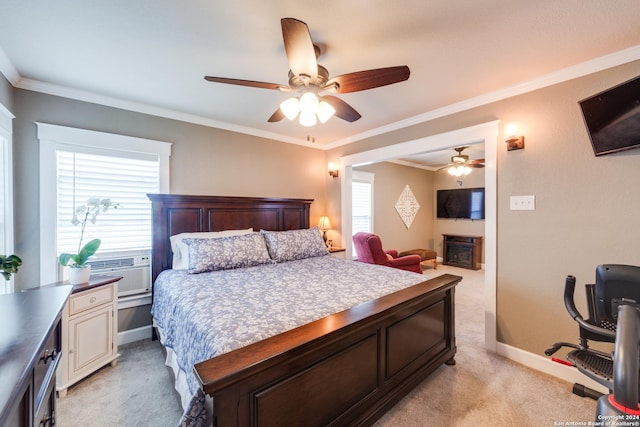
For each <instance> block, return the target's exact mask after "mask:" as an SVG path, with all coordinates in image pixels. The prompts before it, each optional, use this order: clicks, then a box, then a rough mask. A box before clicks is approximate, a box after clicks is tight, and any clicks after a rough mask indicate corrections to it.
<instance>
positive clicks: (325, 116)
mask: <svg viewBox="0 0 640 427" xmlns="http://www.w3.org/2000/svg"><path fill="white" fill-rule="evenodd" d="M335 113H336V109H335V108H333V107H332V106H331V105H330V104H329V103H328V102H326V101H320V103H319V104H318V120H320V123H326V122H327V120H329V119H330V118H331V117H333V115H334V114H335Z"/></svg>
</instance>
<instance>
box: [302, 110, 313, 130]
mask: <svg viewBox="0 0 640 427" xmlns="http://www.w3.org/2000/svg"><path fill="white" fill-rule="evenodd" d="M316 123H317V120H316V113H315V112H314V111H305V110H303V109H301V110H300V124H301V125H302V126H307V127H310V126H315V125H316Z"/></svg>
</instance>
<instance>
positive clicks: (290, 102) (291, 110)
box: [280, 98, 300, 120]
mask: <svg viewBox="0 0 640 427" xmlns="http://www.w3.org/2000/svg"><path fill="white" fill-rule="evenodd" d="M280 110H282V114H284V115H285V117H286V118H287V119H289V120H293V119H295V118H296V116H297V115H298V113H299V112H300V100H299V99H298V98H289V99H287V100H286V101H284V102H282V104H280Z"/></svg>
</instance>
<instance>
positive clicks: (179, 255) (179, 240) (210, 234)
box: [169, 228, 253, 270]
mask: <svg viewBox="0 0 640 427" xmlns="http://www.w3.org/2000/svg"><path fill="white" fill-rule="evenodd" d="M250 233H253V228H248V229H246V230H244V229H243V230H224V231H201V232H194V233H180V234H176V235H173V236H171V237H170V239H169V240H170V241H171V252H173V261H172V263H171V268H173V269H174V270H186V269H188V268H189V249H188V248H187V245H185V244H184V239H189V238H194V239H213V238H215V237H228V236H240V235H242V234H250Z"/></svg>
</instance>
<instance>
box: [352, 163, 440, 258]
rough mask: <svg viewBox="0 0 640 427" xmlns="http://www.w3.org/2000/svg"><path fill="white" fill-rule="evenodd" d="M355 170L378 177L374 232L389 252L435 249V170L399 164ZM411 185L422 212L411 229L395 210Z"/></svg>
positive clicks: (374, 197) (376, 165)
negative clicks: (390, 250) (406, 188)
mask: <svg viewBox="0 0 640 427" xmlns="http://www.w3.org/2000/svg"><path fill="white" fill-rule="evenodd" d="M353 170H360V171H365V172H371V173H374V174H375V181H374V196H373V203H374V216H373V219H374V224H373V231H374V233H376V234H377V235H379V236H380V239H381V240H382V243H383V245H384V248H385V249H396V250H398V251H400V252H401V251H404V250H408V249H416V248H427V249H433V218H434V210H433V201H434V193H433V175H434V173H433V172H431V171H427V170H424V169H418V168H413V167H409V166H403V165H399V164H396V163H389V162H383V163H376V164H372V165H367V166H359V167H357V168H353ZM406 185H409V187H410V188H411V192H412V193H413V195H414V196H415V198H416V200H417V201H418V204H419V205H420V209H419V210H418V213H417V214H416V217H415V219H414V220H413V222H412V223H411V227H410V228H409V229H407V227H406V226H405V224H404V222H403V221H402V218H400V215H399V214H398V212H397V211H396V209H395V204H396V202H397V201H398V197H400V194H401V193H402V191H403V190H404V188H405V186H406Z"/></svg>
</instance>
